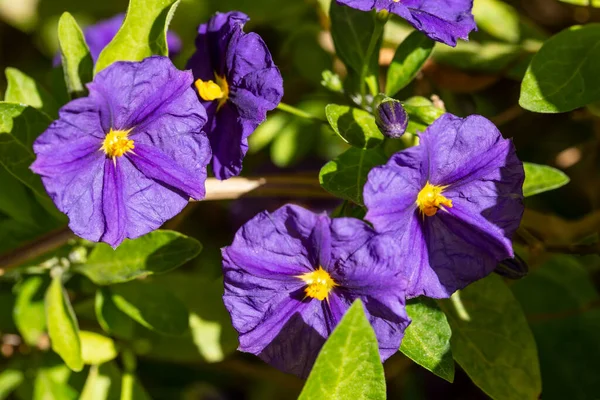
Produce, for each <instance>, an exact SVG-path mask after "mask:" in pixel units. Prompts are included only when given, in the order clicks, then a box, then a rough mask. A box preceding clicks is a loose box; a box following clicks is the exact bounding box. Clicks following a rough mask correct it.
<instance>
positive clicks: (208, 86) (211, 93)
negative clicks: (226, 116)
mask: <svg viewBox="0 0 600 400" xmlns="http://www.w3.org/2000/svg"><path fill="white" fill-rule="evenodd" d="M194 85H195V86H196V90H198V94H199V95H200V97H201V98H202V100H206V101H213V100H219V105H218V106H217V109H218V108H221V107H222V106H223V104H225V102H226V101H227V99H228V98H229V84H228V83H227V80H226V79H225V77H224V76H219V75H217V74H215V80H214V81H212V80H210V81H203V80H202V79H198V80H197V81H196V82H195V83H194Z"/></svg>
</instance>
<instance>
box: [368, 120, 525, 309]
mask: <svg viewBox="0 0 600 400" xmlns="http://www.w3.org/2000/svg"><path fill="white" fill-rule="evenodd" d="M523 179H524V172H523V164H522V163H521V161H519V159H518V158H517V155H516V153H515V148H514V146H513V144H512V141H510V140H506V139H503V138H502V135H501V134H500V132H499V131H498V129H497V128H496V127H495V126H494V125H493V124H492V123H491V122H490V121H488V120H487V119H485V118H484V117H481V116H478V115H474V116H470V117H468V118H464V119H463V118H459V117H456V116H454V115H451V114H444V115H443V116H442V117H440V118H439V119H438V120H437V121H435V122H434V123H433V124H432V125H431V126H430V127H429V128H428V129H427V130H426V131H425V132H424V133H422V134H421V135H420V144H419V145H418V146H416V147H412V148H409V149H407V150H403V151H401V152H399V153H396V154H395V155H393V156H392V158H391V159H390V161H389V162H388V163H387V164H386V165H384V166H381V167H377V168H374V169H373V170H372V171H371V172H370V173H369V176H368V179H367V184H366V185H365V189H364V200H365V205H366V206H367V209H368V212H367V215H366V217H365V218H366V219H367V220H368V221H370V222H372V223H373V226H374V227H375V229H376V230H377V231H378V232H389V233H390V234H392V235H394V236H395V237H396V239H397V240H398V242H399V245H400V246H401V247H402V248H403V251H405V252H409V253H410V254H411V257H413V258H414V261H415V262H416V263H417V264H418V265H419V267H418V268H415V269H414V270H413V271H411V272H409V273H408V274H407V276H408V277H409V281H410V283H409V288H408V290H407V297H416V296H419V295H426V296H429V297H435V298H444V297H449V296H450V295H451V294H452V293H453V292H454V291H456V290H458V289H461V288H463V287H465V286H466V285H468V284H469V283H471V282H473V281H475V280H477V279H480V278H483V277H484V276H486V275H488V274H489V273H491V272H492V271H493V270H494V268H495V267H496V264H497V263H498V262H499V261H501V260H504V259H506V258H509V257H512V256H513V249H512V244H511V241H510V238H511V236H512V235H513V233H514V232H515V230H516V229H517V228H518V226H519V223H520V221H521V216H522V214H523V203H522V198H523V192H522V186H523Z"/></svg>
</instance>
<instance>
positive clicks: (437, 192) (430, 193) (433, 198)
mask: <svg viewBox="0 0 600 400" xmlns="http://www.w3.org/2000/svg"><path fill="white" fill-rule="evenodd" d="M445 188H446V186H434V185H432V184H431V183H429V182H427V183H426V184H425V187H424V188H423V189H421V191H420V192H419V194H418V195H417V206H418V207H419V209H420V210H421V212H422V213H423V214H424V215H427V216H428V217H432V216H434V215H435V213H436V212H437V211H438V210H439V209H440V208H441V209H443V208H444V207H449V208H452V200H449V199H447V198H446V197H444V196H442V192H443V191H444V189H445Z"/></svg>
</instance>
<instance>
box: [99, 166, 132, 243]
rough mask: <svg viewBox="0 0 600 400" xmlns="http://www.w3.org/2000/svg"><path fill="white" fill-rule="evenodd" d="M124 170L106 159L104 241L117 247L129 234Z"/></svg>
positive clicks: (103, 211) (103, 188)
mask: <svg viewBox="0 0 600 400" xmlns="http://www.w3.org/2000/svg"><path fill="white" fill-rule="evenodd" d="M123 179H124V178H123V171H122V170H121V168H119V166H118V165H117V164H116V163H115V162H114V161H113V160H111V159H109V158H106V160H105V161H104V183H103V187H102V213H103V215H104V223H105V230H104V234H103V235H102V238H100V240H102V241H103V242H106V243H108V244H109V245H111V246H112V247H113V248H116V247H117V246H118V245H119V244H121V242H122V241H123V240H124V239H125V237H126V236H127V220H128V218H127V210H126V206H125V199H124V183H123Z"/></svg>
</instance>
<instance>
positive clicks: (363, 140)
mask: <svg viewBox="0 0 600 400" xmlns="http://www.w3.org/2000/svg"><path fill="white" fill-rule="evenodd" d="M325 115H326V116H327V121H329V124H330V125H331V127H332V128H333V130H334V131H335V133H337V134H338V135H340V137H341V138H342V139H344V141H346V142H347V143H349V144H351V145H352V146H354V147H358V148H359V149H368V148H371V147H376V146H379V145H380V144H381V142H383V139H384V137H383V134H382V133H381V132H380V131H379V128H377V124H376V123H375V117H374V116H373V115H372V114H371V113H368V112H366V111H364V110H361V109H359V108H354V107H349V106H340V105H338V104H328V105H327V107H326V108H325Z"/></svg>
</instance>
